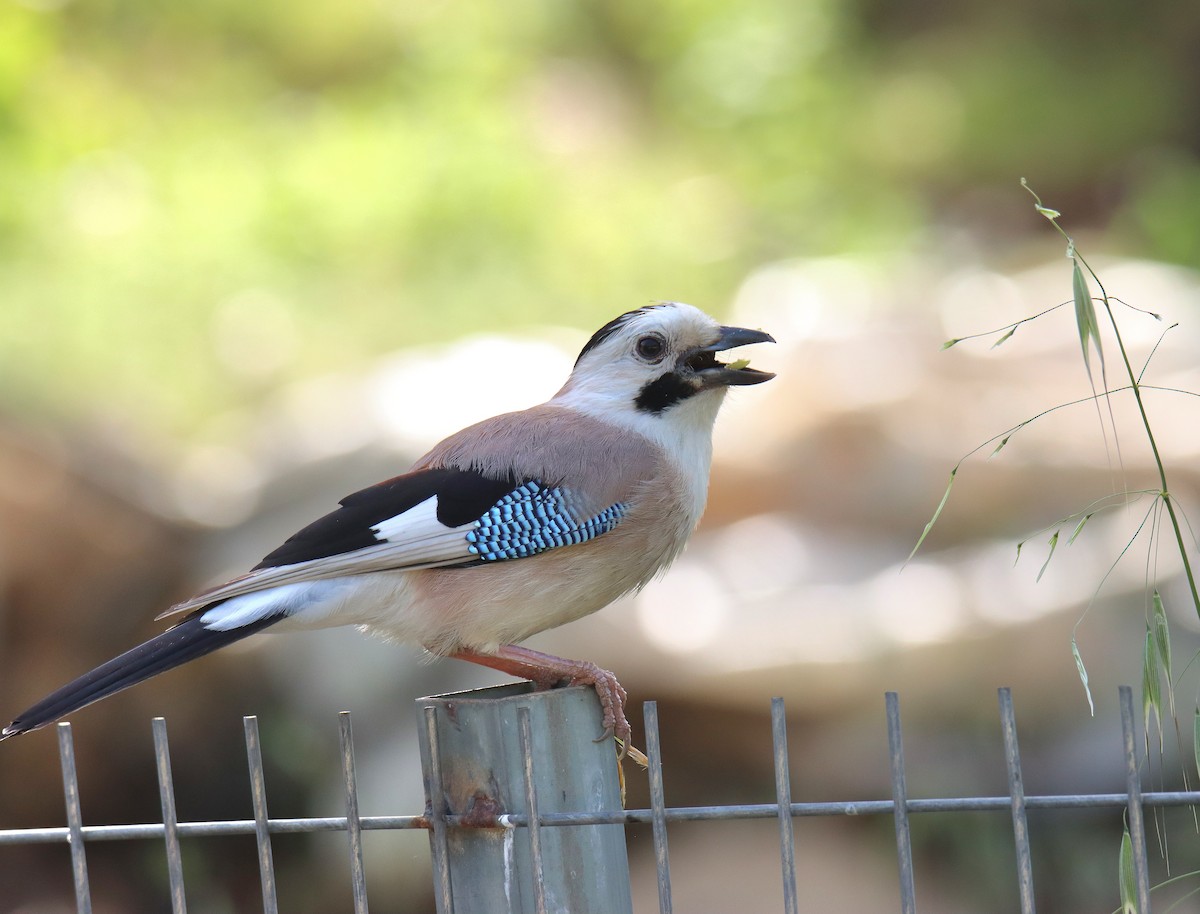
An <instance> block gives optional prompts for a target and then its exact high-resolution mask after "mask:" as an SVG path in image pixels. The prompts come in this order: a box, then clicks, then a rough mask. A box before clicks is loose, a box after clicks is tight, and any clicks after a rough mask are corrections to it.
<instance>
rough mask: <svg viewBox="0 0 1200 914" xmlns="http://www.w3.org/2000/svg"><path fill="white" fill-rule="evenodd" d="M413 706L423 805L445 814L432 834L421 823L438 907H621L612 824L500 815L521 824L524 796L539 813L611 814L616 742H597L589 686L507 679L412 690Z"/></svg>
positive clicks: (444, 911)
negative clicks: (445, 876) (441, 868)
mask: <svg viewBox="0 0 1200 914" xmlns="http://www.w3.org/2000/svg"><path fill="white" fill-rule="evenodd" d="M417 708H418V721H419V723H420V726H418V728H417V730H418V733H419V734H420V740H421V764H422V769H423V771H424V777H425V788H426V797H427V801H428V804H429V809H430V810H431V811H433V813H434V814H435V815H436V814H437V813H438V811H439V810H444V814H445V816H446V817H447V819H448V821H447V827H446V828H444V829H440V830H436V831H440V832H441V836H440V837H439V835H438V834H436V833H435V832H434V831H431V833H430V842H431V844H434V847H433V852H434V858H435V861H436V860H438V859H439V858H440V859H444V860H445V861H446V866H447V868H448V870H449V885H448V886H446V887H445V888H446V889H448V891H443V892H439V898H438V912H439V914H536V912H537V911H538V910H539V903H540V904H541V905H544V908H543V910H548V911H555V912H562V914H632V910H633V902H632V900H631V897H630V888H629V863H628V858H627V856H626V850H625V828H624V826H623V825H620V824H607V825H556V826H554V827H542V828H539V829H537V833H536V835H531V830H530V829H528V828H524V827H522V828H514V827H512V823H511V821H510V818H511V817H518V821H519V823H520V824H522V825H526V824H527V815H528V811H529V808H530V806H529V798H530V797H532V798H533V800H534V804H535V808H536V810H537V812H538V813H539V814H540V815H542V816H545V815H547V814H554V813H609V814H617V815H620V814H621V812H622V809H621V788H620V781H619V778H618V772H617V761H616V749H615V746H614V743H613V741H612V740H611V739H603V740H600V741H597V737H598V736H599V735H600V733H601V732H602V725H601V712H600V703H599V701H598V700H597V698H596V693H595V691H594V690H592V689H586V688H572V689H552V690H550V691H543V692H535V691H533V689H532V686H531V685H530V684H529V683H527V682H523V683H513V684H511V685H505V686H499V687H497V688H491V689H480V690H476V691H472V692H460V693H455V694H449V695H435V696H431V697H428V698H421V699H419V700H418V701H417ZM519 709H527V711H523V712H522V713H520V714H518V710H519ZM526 714H528V718H527V721H528V723H527V725H526V724H525V722H524V721H523V720H522V718H525V715H526ZM431 717H432V724H431V725H427V723H428V721H429V719H430V718H431ZM523 731H524V734H525V738H524V739H523V738H522V736H523ZM435 756H436V757H435ZM439 780H440V784H439V783H438V781H439ZM506 825H507V827H506ZM531 839H532V840H531ZM439 842H444V845H443V846H440V847H439V846H438V843H439ZM535 853H536V854H537V856H538V857H540V861H539V860H536V859H535V858H534V854H535ZM539 871H540V872H541V874H542V883H541V885H540V886H538V885H536V883H535V879H536V877H535V873H537V872H539Z"/></svg>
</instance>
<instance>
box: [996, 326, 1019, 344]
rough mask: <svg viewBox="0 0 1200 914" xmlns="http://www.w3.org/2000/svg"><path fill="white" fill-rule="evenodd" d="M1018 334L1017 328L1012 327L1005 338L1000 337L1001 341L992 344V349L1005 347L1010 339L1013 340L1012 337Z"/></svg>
mask: <svg viewBox="0 0 1200 914" xmlns="http://www.w3.org/2000/svg"><path fill="white" fill-rule="evenodd" d="M1016 332H1017V328H1016V327H1015V326H1013V327H1010V328H1009V330H1008V332H1007V333H1006V334H1004V336H1002V337H1000V339H998V340H996V342H994V343H992V345H991V348H992V349H995V348H997V347H999V346H1003V345H1004V344H1005V343H1007V342H1008V341H1009V340H1010V339H1012V335H1013V334H1014V333H1016Z"/></svg>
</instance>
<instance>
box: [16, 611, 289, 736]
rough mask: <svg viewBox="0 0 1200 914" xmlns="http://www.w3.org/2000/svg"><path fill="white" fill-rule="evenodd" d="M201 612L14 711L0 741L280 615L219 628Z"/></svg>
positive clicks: (243, 634) (228, 641) (239, 636)
mask: <svg viewBox="0 0 1200 914" xmlns="http://www.w3.org/2000/svg"><path fill="white" fill-rule="evenodd" d="M204 611H205V610H200V611H199V612H196V613H193V614H192V615H190V616H188V617H187V618H186V619H184V620H183V621H182V622H180V623H179V624H178V625H176V626H174V627H173V628H169V629H167V630H166V631H165V632H163V633H162V634H161V635H159V636H158V637H156V638H151V639H150V640H149V641H147V642H145V643H143V644H139V645H138V646H137V647H135V648H133V649H132V650H128V651H126V652H125V653H124V654H121V656H119V657H114V658H113V659H112V660H110V661H108V662H107V663H103V664H101V665H100V666H98V667H96V668H95V669H94V670H92V671H91V672H90V673H85V674H84V675H82V676H80V677H79V678H78V679H76V680H74V681H73V682H69V683H67V684H66V685H65V686H63V687H62V688H61V689H58V690H57V691H55V692H51V693H50V694H49V695H47V696H46V697H45V698H43V699H42V700H41V701H39V702H38V703H37V704H35V705H34V706H33V707H31V708H28V709H26V710H25V711H23V712H22V713H21V714H19V715H17V717H16V719H15V720H14V721H13V722H12V723H11V724H9V725H8V726H7V727H5V728H4V730H3V731H0V739H7V738H8V737H10V736H16V735H17V734H19V733H28V732H29V731H30V730H36V729H38V728H39V727H44V726H46V724H49V723H53V722H54V721H56V720H58V719H59V718H60V717H65V716H66V715H68V714H73V713H74V712H75V711H78V710H79V709H80V708H83V707H86V706H87V705H90V704H92V703H93V702H96V701H99V700H100V699H101V698H107V697H108V696H109V695H112V694H113V693H115V692H120V691H121V690H122V689H127V688H129V687H130V686H132V685H137V684H138V683H139V682H142V681H143V680H146V679H149V678H150V677H151V676H155V675H157V674H158V673H162V672H164V671H166V670H169V669H172V668H174V667H177V666H179V665H180V664H183V663H187V662H188V661H189V660H195V659H196V658H197V657H203V656H204V655H205V654H211V653H212V652H213V651H215V650H217V648H221V647H224V646H225V645H227V644H232V643H233V642H234V641H240V640H241V639H242V638H245V637H246V636H247V635H252V634H254V633H255V632H257V631H260V630H261V629H264V628H266V627H267V626H268V625H271V624H272V623H274V622H278V621H279V619H280V617H279V616H269V617H267V618H265V619H259V620H257V621H255V622H251V623H250V624H248V625H243V626H241V627H240V628H235V629H231V630H229V631H218V630H216V629H211V628H206V627H205V626H204V623H203V622H201V621H200V616H201V615H202V613H203V612H204Z"/></svg>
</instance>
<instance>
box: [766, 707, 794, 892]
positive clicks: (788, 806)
mask: <svg viewBox="0 0 1200 914" xmlns="http://www.w3.org/2000/svg"><path fill="white" fill-rule="evenodd" d="M771 743H772V745H773V747H774V750H775V799H776V801H777V802H778V804H779V856H780V863H781V865H782V867H783V910H784V911H785V912H786V914H797V910H798V908H797V900H796V837H795V833H794V831H793V828H792V769H791V765H790V764H789V763H788V745H787V719H786V717H785V715H784V712H783V699H782V698H772V699H771Z"/></svg>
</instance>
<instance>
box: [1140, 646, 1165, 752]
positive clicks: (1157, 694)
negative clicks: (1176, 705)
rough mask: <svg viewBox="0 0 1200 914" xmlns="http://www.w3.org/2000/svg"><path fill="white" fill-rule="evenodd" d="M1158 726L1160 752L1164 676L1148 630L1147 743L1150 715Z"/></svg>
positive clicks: (1144, 673)
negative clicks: (1152, 715) (1152, 714)
mask: <svg viewBox="0 0 1200 914" xmlns="http://www.w3.org/2000/svg"><path fill="white" fill-rule="evenodd" d="M1151 712H1153V713H1154V719H1155V721H1156V723H1157V724H1158V750H1159V752H1161V751H1162V748H1163V727H1162V676H1161V672H1160V670H1159V666H1158V649H1157V648H1156V647H1155V643H1154V632H1152V631H1151V630H1150V629H1149V628H1147V629H1146V641H1145V644H1144V645H1143V647H1142V725H1143V726H1144V727H1145V729H1146V742H1147V743H1149V742H1150V714H1151Z"/></svg>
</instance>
